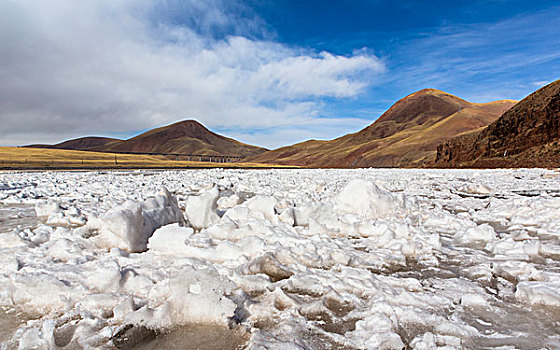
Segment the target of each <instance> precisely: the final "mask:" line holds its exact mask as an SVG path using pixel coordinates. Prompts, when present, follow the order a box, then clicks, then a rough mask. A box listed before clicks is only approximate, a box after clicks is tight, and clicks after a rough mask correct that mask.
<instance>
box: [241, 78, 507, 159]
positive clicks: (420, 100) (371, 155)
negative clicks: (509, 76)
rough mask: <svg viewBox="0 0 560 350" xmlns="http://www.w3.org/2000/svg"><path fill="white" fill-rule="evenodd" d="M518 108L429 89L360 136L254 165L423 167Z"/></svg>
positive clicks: (282, 151) (294, 149) (312, 144)
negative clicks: (449, 144)
mask: <svg viewBox="0 0 560 350" xmlns="http://www.w3.org/2000/svg"><path fill="white" fill-rule="evenodd" d="M514 104H515V101H511V100H504V101H496V102H491V103H485V104H477V103H471V102H467V101H465V100H463V99H460V98H458V97H456V96H453V95H451V94H448V93H445V92H443V91H439V90H435V89H424V90H421V91H418V92H415V93H413V94H411V95H409V96H406V97H405V98H403V99H401V100H399V101H398V102H397V103H395V104H394V105H393V106H392V107H391V108H389V110H387V111H386V112H385V113H384V114H383V115H382V116H381V117H379V119H378V120H376V121H375V122H374V123H373V124H371V125H370V126H368V127H366V128H365V129H363V130H361V131H359V132H357V133H354V134H348V135H345V136H342V137H339V138H337V139H334V140H331V141H316V140H311V141H306V142H302V143H298V144H295V145H293V146H288V147H282V148H279V149H276V150H272V151H268V152H265V153H262V154H259V155H256V156H253V157H249V158H248V160H250V161H255V162H263V163H276V164H285V165H307V166H314V167H370V166H371V167H414V166H421V165H423V164H424V163H426V162H430V161H432V160H433V159H434V158H435V155H436V148H437V145H439V144H440V143H441V142H443V141H444V140H446V139H448V138H450V137H453V136H456V135H459V134H462V133H465V132H470V131H472V130H476V129H478V128H483V127H485V126H487V125H488V124H490V123H491V122H493V121H494V120H496V119H497V118H498V117H499V116H500V115H501V113H503V112H504V111H505V110H507V109H508V108H510V107H511V106H512V105H514Z"/></svg>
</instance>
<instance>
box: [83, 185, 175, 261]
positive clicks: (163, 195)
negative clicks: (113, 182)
mask: <svg viewBox="0 0 560 350" xmlns="http://www.w3.org/2000/svg"><path fill="white" fill-rule="evenodd" d="M176 222H179V223H184V222H185V219H184V216H183V213H182V212H181V210H180V209H179V207H178V204H177V200H176V199H175V198H174V197H173V196H172V195H171V194H170V193H169V191H168V190H167V189H166V188H162V190H161V192H160V194H159V195H158V196H157V197H155V198H150V199H148V200H146V201H144V202H137V201H132V200H127V201H126V202H125V203H123V204H121V205H119V206H116V207H114V208H112V209H111V210H109V211H108V212H107V213H105V214H104V215H103V216H101V217H100V218H96V217H94V218H93V219H91V220H90V222H89V223H88V227H85V229H88V230H97V231H99V235H97V236H96V237H94V238H93V239H94V241H95V242H96V244H97V245H98V246H100V247H107V248H112V247H118V248H121V249H124V250H127V251H130V252H142V251H145V250H146V248H147V243H148V239H149V238H150V237H151V235H152V234H153V233H154V231H155V230H156V229H158V228H159V227H161V226H164V225H167V224H171V223H176Z"/></svg>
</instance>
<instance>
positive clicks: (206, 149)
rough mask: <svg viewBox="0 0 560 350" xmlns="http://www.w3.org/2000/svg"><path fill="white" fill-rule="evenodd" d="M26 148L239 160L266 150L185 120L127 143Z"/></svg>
mask: <svg viewBox="0 0 560 350" xmlns="http://www.w3.org/2000/svg"><path fill="white" fill-rule="evenodd" d="M28 147H41V148H64V149H73V150H87V151H102V152H130V153H183V154H197V155H232V156H241V157H244V156H248V155H254V154H258V153H262V152H264V151H266V149H265V148H261V147H256V146H251V145H247V144H244V143H241V142H239V141H236V140H234V139H231V138H228V137H225V136H222V135H218V134H216V133H214V132H212V131H210V130H208V129H207V128H205V127H204V126H203V125H202V124H200V123H199V122H197V121H194V120H185V121H181V122H177V123H174V124H171V125H167V126H164V127H161V128H157V129H153V130H149V131H146V132H145V133H143V134H140V135H138V136H135V137H133V138H131V139H128V140H118V139H110V138H102V137H84V138H79V139H75V140H69V141H65V142H62V143H59V144H56V145H52V146H49V145H33V146H28Z"/></svg>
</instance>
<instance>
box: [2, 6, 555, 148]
mask: <svg viewBox="0 0 560 350" xmlns="http://www.w3.org/2000/svg"><path fill="white" fill-rule="evenodd" d="M0 11H2V12H3V13H5V14H7V15H6V16H3V17H2V19H0V44H2V46H3V47H4V50H2V51H1V52H0V68H2V69H0V78H2V80H3V82H4V84H3V85H2V86H1V87H0V118H1V121H2V122H3V125H5V127H4V128H3V130H0V137H1V138H2V139H3V141H0V144H5V145H9V144H24V143H35V142H57V141H62V140H64V139H68V138H72V137H78V136H83V135H92V134H93V135H104V136H116V137H129V136H133V135H134V134H136V133H138V132H141V131H143V130H147V129H150V128H153V127H156V126H159V125H163V124H169V123H172V122H175V121H178V120H182V119H187V118H194V119H197V120H199V121H201V122H202V123H203V124H205V125H207V126H208V127H209V128H211V129H212V130H215V131H217V132H220V133H224V134H226V135H228V136H231V137H235V138H237V139H239V140H241V141H244V142H247V143H253V144H258V145H261V146H265V147H269V148H274V147H278V146H282V145H288V144H293V143H295V142H300V141H304V140H307V139H310V138H316V139H329V138H334V137H337V136H341V135H343V134H346V133H349V132H355V131H358V130H359V129H361V128H363V127H365V126H367V125H369V124H371V123H372V122H373V121H374V120H375V119H377V118H378V117H379V116H380V115H381V114H382V113H383V112H384V111H385V110H386V109H387V108H389V107H390V106H391V105H392V104H393V103H394V102H396V101H397V100H398V99H400V98H402V97H404V96H406V95H407V94H410V93H412V92H414V91H417V90H420V89H422V88H428V87H429V88H437V89H440V90H444V91H447V92H449V93H452V94H455V95H457V96H459V97H461V98H464V99H467V100H469V101H472V102H488V101H492V100H498V99H521V98H523V97H524V96H526V95H528V94H529V93H531V92H532V91H534V90H536V89H538V88H539V87H541V86H543V85H544V84H546V83H547V82H551V81H554V80H557V79H559V78H560V74H559V73H560V25H559V24H558V23H560V2H559V1H520V0H512V1H508V0H494V1H453V2H451V1H382V0H347V1H295V0H283V1H267V0H248V1H234V0H230V1H222V0H206V1H202V0H183V1H179V0H167V1H163V0H162V1H157V0H153V1H144V2H137V1H132V0H114V1H108V0H100V1H83V2H70V1H62V0H61V1H56V0H52V1H50V2H49V4H48V5H45V2H42V1H39V0H35V1H33V0H30V1H27V2H20V1H12V0H6V1H5V2H3V3H2V4H0Z"/></svg>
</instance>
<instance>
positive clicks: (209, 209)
mask: <svg viewBox="0 0 560 350" xmlns="http://www.w3.org/2000/svg"><path fill="white" fill-rule="evenodd" d="M218 196H219V191H218V188H217V187H215V186H214V187H212V189H211V190H209V191H206V192H204V193H203V194H201V195H198V196H190V197H188V198H187V203H186V209H185V213H186V215H187V218H188V219H189V222H190V224H191V225H192V227H194V228H195V229H197V230H201V229H203V228H206V227H208V226H210V225H213V224H215V223H216V222H218V220H220V217H219V216H218V214H216V209H217V203H216V202H217V199H218Z"/></svg>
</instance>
